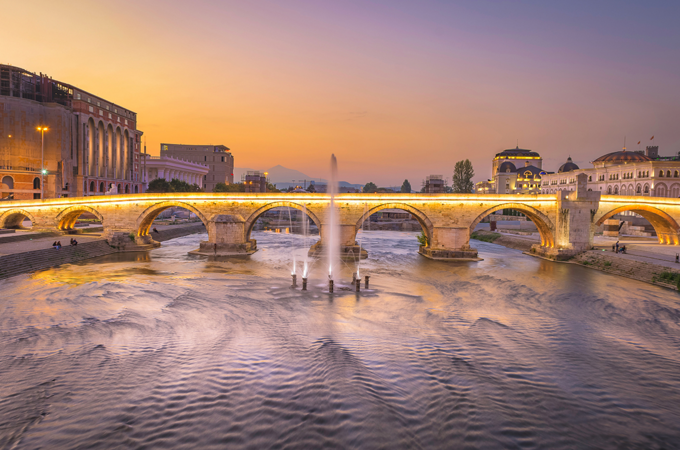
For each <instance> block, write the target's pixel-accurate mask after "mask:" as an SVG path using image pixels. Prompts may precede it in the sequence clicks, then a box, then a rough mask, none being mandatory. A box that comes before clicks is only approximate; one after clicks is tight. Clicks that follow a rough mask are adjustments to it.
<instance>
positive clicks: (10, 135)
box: [0, 65, 142, 199]
mask: <svg viewBox="0 0 680 450" xmlns="http://www.w3.org/2000/svg"><path fill="white" fill-rule="evenodd" d="M141 135H142V132H141V131H139V130H137V114H136V113H134V112H133V111H131V110H129V109H127V108H124V107H121V106H119V105H117V104H115V103H112V102H110V101H108V100H105V99H104V98H102V97H98V96H96V95H93V94H90V93H89V92H87V91H84V90H82V89H80V88H77V87H75V86H73V85H70V84H67V83H63V82H60V81H56V80H53V79H52V78H51V77H48V76H47V75H44V74H35V73H31V72H28V71H26V70H24V69H21V68H19V67H14V66H9V65H0V180H1V181H2V185H0V193H1V195H2V197H3V198H14V199H28V198H41V197H42V198H55V197H69V196H70V197H76V196H83V195H103V194H105V193H106V192H111V191H112V190H116V191H118V192H121V193H122V192H126V193H133V192H140V188H141V176H140V172H139V169H140V165H139V163H140V153H139V150H140V137H141ZM43 143H44V145H43Z"/></svg>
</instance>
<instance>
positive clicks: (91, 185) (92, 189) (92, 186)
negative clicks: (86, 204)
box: [90, 181, 97, 192]
mask: <svg viewBox="0 0 680 450" xmlns="http://www.w3.org/2000/svg"><path fill="white" fill-rule="evenodd" d="M90 192H97V191H96V189H95V187H94V181H90Z"/></svg>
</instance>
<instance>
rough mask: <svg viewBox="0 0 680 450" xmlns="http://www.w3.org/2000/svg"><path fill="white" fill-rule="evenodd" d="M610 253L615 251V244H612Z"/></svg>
mask: <svg viewBox="0 0 680 450" xmlns="http://www.w3.org/2000/svg"><path fill="white" fill-rule="evenodd" d="M612 251H613V252H615V251H616V244H612Z"/></svg>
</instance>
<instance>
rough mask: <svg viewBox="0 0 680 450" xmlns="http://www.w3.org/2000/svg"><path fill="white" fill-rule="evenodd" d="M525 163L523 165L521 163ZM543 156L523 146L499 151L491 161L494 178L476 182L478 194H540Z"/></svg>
mask: <svg viewBox="0 0 680 450" xmlns="http://www.w3.org/2000/svg"><path fill="white" fill-rule="evenodd" d="M522 163H524V165H523V166H522V165H521V164H522ZM542 167H543V158H541V155H539V154H538V153H536V152H534V151H531V150H526V149H523V148H519V147H517V148H512V149H507V150H503V151H502V152H500V153H497V154H496V156H495V157H494V159H493V161H492V162H491V174H492V178H491V179H489V180H486V181H480V182H479V183H477V184H475V192H477V193H478V194H538V193H540V191H541V177H542V176H543V175H545V174H546V172H545V171H544V170H543V168H542Z"/></svg>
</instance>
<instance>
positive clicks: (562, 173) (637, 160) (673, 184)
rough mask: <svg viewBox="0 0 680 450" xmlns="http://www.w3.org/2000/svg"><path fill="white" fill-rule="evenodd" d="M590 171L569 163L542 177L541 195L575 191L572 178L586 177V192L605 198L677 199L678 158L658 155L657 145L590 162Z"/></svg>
mask: <svg viewBox="0 0 680 450" xmlns="http://www.w3.org/2000/svg"><path fill="white" fill-rule="evenodd" d="M592 163H593V166H594V167H592V168H589V169H580V168H579V167H578V166H577V165H576V164H574V163H572V162H571V158H569V159H568V160H567V162H566V163H565V164H563V165H562V166H561V167H560V169H559V170H558V172H557V173H555V174H550V175H548V176H544V177H543V180H542V183H541V184H542V186H541V192H542V193H544V194H552V193H554V192H557V191H563V190H567V191H573V190H575V189H576V176H577V175H578V174H580V173H585V174H586V175H588V190H589V191H599V192H601V193H602V194H606V195H644V196H651V197H676V198H677V197H680V156H659V147H658V146H649V147H647V148H646V150H645V151H644V152H643V151H627V150H626V148H625V147H624V149H623V150H621V151H618V152H613V153H607V154H606V155H603V156H600V157H599V158H597V159H596V160H594V161H593V162H592Z"/></svg>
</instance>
